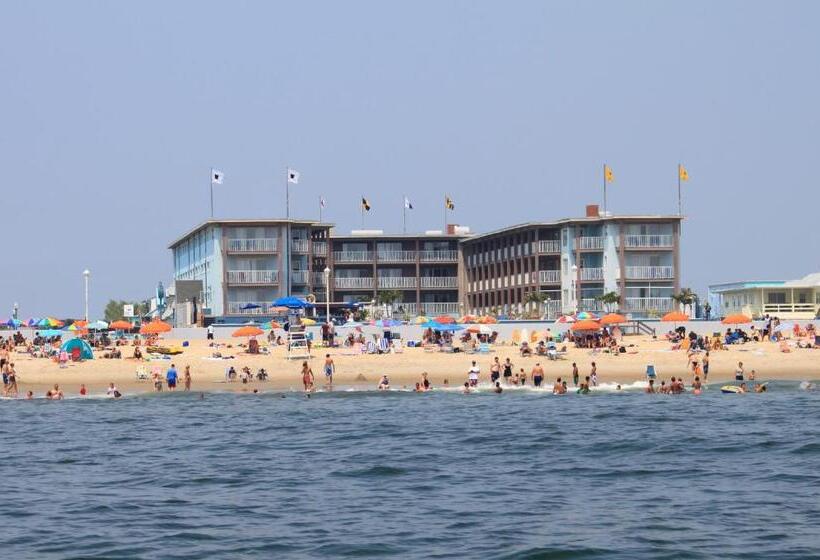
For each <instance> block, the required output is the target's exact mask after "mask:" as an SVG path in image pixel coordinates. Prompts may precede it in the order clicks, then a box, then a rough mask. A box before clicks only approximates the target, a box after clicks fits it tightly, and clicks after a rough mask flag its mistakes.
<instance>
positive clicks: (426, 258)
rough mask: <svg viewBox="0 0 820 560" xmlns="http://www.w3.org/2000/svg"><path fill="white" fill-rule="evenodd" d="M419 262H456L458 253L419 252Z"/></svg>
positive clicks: (451, 251)
mask: <svg viewBox="0 0 820 560" xmlns="http://www.w3.org/2000/svg"><path fill="white" fill-rule="evenodd" d="M419 260H421V262H456V261H457V260H458V251H456V250H449V251H419Z"/></svg>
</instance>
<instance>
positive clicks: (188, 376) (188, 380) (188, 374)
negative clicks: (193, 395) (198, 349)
mask: <svg viewBox="0 0 820 560" xmlns="http://www.w3.org/2000/svg"><path fill="white" fill-rule="evenodd" d="M182 382H183V383H184V384H185V390H186V391H190V390H191V366H185V374H184V376H183V378H182Z"/></svg>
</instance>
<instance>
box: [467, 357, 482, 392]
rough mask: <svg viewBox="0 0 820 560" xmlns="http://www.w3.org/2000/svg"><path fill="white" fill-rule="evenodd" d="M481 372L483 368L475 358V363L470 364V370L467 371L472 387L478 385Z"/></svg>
mask: <svg viewBox="0 0 820 560" xmlns="http://www.w3.org/2000/svg"><path fill="white" fill-rule="evenodd" d="M480 373H481V369H480V368H479V367H478V364H477V363H476V362H475V360H473V365H472V366H470V370H469V371H468V372H467V381H468V382H469V383H470V387H477V386H478V376H479V374H480Z"/></svg>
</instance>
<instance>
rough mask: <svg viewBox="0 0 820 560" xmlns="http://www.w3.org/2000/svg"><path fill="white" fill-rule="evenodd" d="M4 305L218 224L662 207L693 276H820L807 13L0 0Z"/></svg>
mask: <svg viewBox="0 0 820 560" xmlns="http://www.w3.org/2000/svg"><path fill="white" fill-rule="evenodd" d="M0 18H1V19H2V21H3V22H4V26H3V27H4V29H3V33H2V34H0V75H2V77H3V79H2V81H0V173H2V181H1V182H0V184H2V186H0V194H1V195H2V202H3V205H2V208H3V210H2V223H3V231H4V236H3V238H4V241H5V242H4V243H3V249H2V257H3V264H2V265H0V266H2V273H1V274H0V317H7V316H8V315H10V314H11V308H12V304H13V303H14V302H18V303H19V306H20V314H21V315H22V316H23V317H24V318H25V317H29V316H40V315H46V314H52V315H57V316H69V317H70V316H82V314H83V277H82V271H83V270H84V269H85V268H88V269H89V270H91V290H90V293H91V296H90V300H91V302H90V305H91V315H92V316H95V317H96V316H100V315H101V314H102V310H103V308H104V306H105V304H106V302H107V301H108V300H109V299H112V298H113V299H145V298H147V297H149V296H150V295H152V293H153V290H154V288H155V286H156V284H157V282H158V281H160V280H162V281H164V282H165V283H166V284H167V283H168V282H169V280H170V279H171V276H172V267H171V264H172V262H171V254H170V251H169V250H168V249H167V245H168V243H169V242H170V241H171V240H173V239H175V238H176V237H178V236H179V235H180V234H182V233H184V232H185V231H187V230H188V229H190V228H191V227H193V226H194V225H195V224H197V223H199V222H201V221H202V220H204V219H206V218H207V217H208V214H209V174H210V168H211V167H216V168H218V169H220V170H222V171H223V172H224V175H225V181H224V184H223V185H221V186H217V187H216V191H215V214H216V216H217V217H224V218H227V217H231V218H256V217H280V216H283V215H284V213H285V208H284V206H285V192H284V184H285V170H286V168H287V167H288V166H291V167H293V168H294V169H297V170H298V171H299V172H300V173H301V180H300V182H299V185H297V186H295V187H293V188H292V190H291V215H292V216H294V217H300V218H306V219H314V218H317V217H318V201H319V197H320V196H324V198H325V199H326V200H327V208H326V209H325V212H324V216H323V217H324V218H325V219H326V221H330V222H333V223H335V224H337V228H338V230H339V231H342V232H347V231H349V230H350V229H353V228H359V227H360V226H361V222H360V221H361V216H360V213H359V200H360V196H361V195H365V196H366V197H367V198H368V199H369V201H370V203H371V205H372V211H371V212H370V213H369V214H368V215H367V216H366V222H365V225H366V227H367V228H379V229H384V230H385V231H400V229H401V218H402V205H403V197H404V196H405V195H406V196H408V197H409V198H410V199H411V201H412V203H413V205H414V210H412V211H411V212H410V213H409V215H408V229H411V230H416V231H423V230H427V229H441V227H442V223H443V211H442V208H443V199H444V195H445V193H448V194H449V195H450V196H451V197H452V198H453V200H454V202H455V204H456V209H455V211H454V212H453V213H452V215H451V218H450V221H451V222H455V223H459V224H462V225H467V226H469V227H470V228H472V230H473V231H479V232H481V231H488V230H491V229H496V228H499V227H503V226H506V225H512V224H515V223H520V222H526V221H538V220H552V219H558V218H564V217H572V216H580V215H583V212H584V206H585V205H586V204H588V203H596V202H597V203H601V202H602V186H601V185H602V177H601V175H602V165H603V164H604V163H607V164H608V165H609V166H611V167H612V169H613V171H614V174H615V181H614V182H613V183H612V184H611V185H610V187H609V193H608V209H609V210H610V211H612V212H614V213H617V214H645V213H662V214H671V213H676V212H677V164H678V163H679V162H681V163H683V164H684V165H685V166H686V168H687V169H688V171H689V175H690V180H689V181H688V182H687V183H685V184H684V193H683V197H684V198H683V205H684V214H685V216H686V220H685V222H684V224H683V237H682V263H681V268H682V270H681V273H682V282H683V285H684V286H691V287H692V288H694V289H696V290H698V291H701V292H704V291H705V288H706V286H707V285H708V284H710V283H717V282H725V281H735V280H745V279H792V278H797V277H802V276H803V275H805V274H808V273H811V272H816V271H818V270H820V262H818V261H820V259H818V255H820V241H818V240H820V236H819V235H818V232H817V228H818V225H817V224H818V221H817V211H818V208H820V204H818V203H820V194H818V193H820V189H819V188H818V187H820V161H819V159H820V158H818V155H819V154H820V102H818V100H820V64H818V58H817V56H818V53H820V34H818V33H817V27H816V22H817V21H818V20H820V2H796V1H795V2H748V1H743V2H740V1H738V2H731V1H721V2H712V1H704V2H697V1H687V2H652V1H644V2H568V1H567V2H548V1H532V2H528V1H523V0H522V1H516V2H500V1H496V2H482V1H414V2H404V3H399V2H377V1H374V2H357V1H350V2H330V1H328V2H309V1H306V2H263V1H259V2H249V1H244V2H243V1H236V2H206V1H197V2H193V1H189V2H185V1H177V2H151V1H140V2H103V1H99V2H84V1H75V2H56V1H51V2H49V1H40V2H5V3H3V5H2V6H1V7H0Z"/></svg>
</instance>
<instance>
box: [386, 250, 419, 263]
mask: <svg viewBox="0 0 820 560" xmlns="http://www.w3.org/2000/svg"><path fill="white" fill-rule="evenodd" d="M376 258H378V259H379V260H380V261H382V262H416V252H415V251H378V252H377V253H376Z"/></svg>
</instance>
